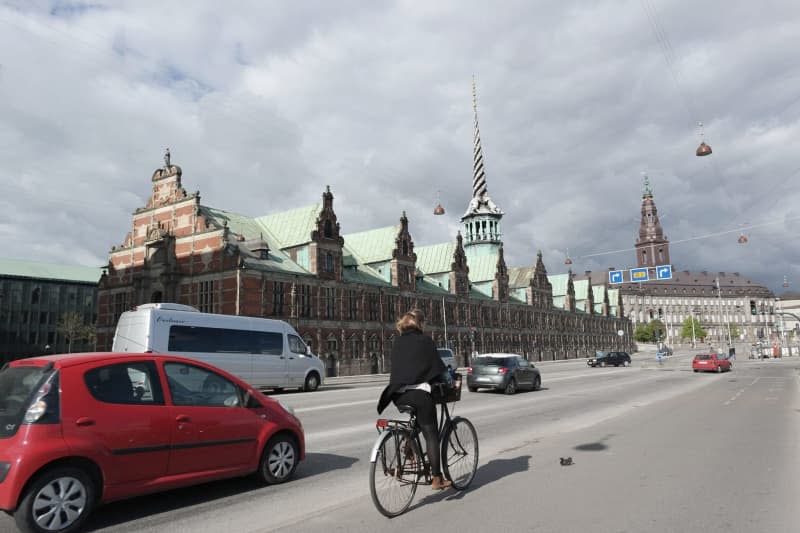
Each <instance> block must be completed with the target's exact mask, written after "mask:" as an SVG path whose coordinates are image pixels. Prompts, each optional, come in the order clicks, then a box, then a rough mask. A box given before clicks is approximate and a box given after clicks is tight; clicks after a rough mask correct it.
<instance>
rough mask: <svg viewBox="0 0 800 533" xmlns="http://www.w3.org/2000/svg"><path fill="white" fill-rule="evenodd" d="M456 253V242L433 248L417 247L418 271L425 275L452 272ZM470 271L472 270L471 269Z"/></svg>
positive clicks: (432, 246) (435, 245)
mask: <svg viewBox="0 0 800 533" xmlns="http://www.w3.org/2000/svg"><path fill="white" fill-rule="evenodd" d="M455 252H456V243H454V242H443V243H441V244H433V245H431V246H415V247H414V253H416V254H417V270H419V271H420V272H424V273H425V274H440V273H442V272H450V267H451V266H452V265H453V255H454V254H455ZM467 266H469V265H467ZM470 270H472V268H471V267H470Z"/></svg>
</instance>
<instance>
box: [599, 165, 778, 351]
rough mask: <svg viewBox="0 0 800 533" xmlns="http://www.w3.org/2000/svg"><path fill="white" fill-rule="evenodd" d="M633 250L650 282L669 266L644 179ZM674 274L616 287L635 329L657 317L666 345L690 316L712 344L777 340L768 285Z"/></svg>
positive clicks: (720, 275)
mask: <svg viewBox="0 0 800 533" xmlns="http://www.w3.org/2000/svg"><path fill="white" fill-rule="evenodd" d="M740 246H746V244H743V243H741V244H740ZM635 250H636V266H637V267H647V268H649V269H651V274H650V279H651V280H653V279H654V278H655V277H656V276H655V267H656V266H658V265H670V264H671V263H670V251H669V239H668V238H667V237H666V236H665V235H664V230H663V228H662V226H661V222H660V221H659V218H658V210H657V208H656V203H655V199H654V195H653V188H652V186H651V185H650V182H649V179H648V178H647V177H645V181H644V187H643V191H642V208H641V222H640V224H639V237H638V238H637V240H636V243H635ZM609 270H616V268H614V267H611V268H609ZM672 271H673V273H672V279H670V280H663V281H646V282H636V283H631V282H627V283H623V284H621V285H620V286H619V287H620V290H621V291H622V302H623V305H624V306H625V309H626V310H627V314H628V317H629V318H630V319H631V321H632V322H633V323H634V325H636V324H641V323H648V322H650V321H652V320H656V319H659V320H661V321H662V322H663V323H664V325H665V326H666V340H667V342H675V343H678V342H680V336H681V330H682V328H683V323H684V321H685V320H686V319H687V318H689V317H690V316H692V315H694V316H695V319H696V320H697V321H698V322H699V323H700V325H701V326H702V327H703V328H704V329H705V331H706V333H707V337H706V338H705V339H703V340H704V341H708V342H712V343H713V344H715V345H726V344H728V343H729V342H731V343H736V342H746V343H756V342H759V341H762V342H770V341H775V340H776V339H777V338H778V332H777V330H776V325H777V324H778V323H779V319H778V318H777V315H776V308H777V305H776V298H775V295H774V294H773V292H772V291H770V290H769V289H768V288H767V287H764V286H762V285H759V284H758V283H756V282H754V281H752V280H751V279H749V278H748V277H747V276H745V275H743V274H741V273H739V272H709V271H706V270H703V271H689V270H677V269H676V268H675V266H674V265H673V267H672ZM731 333H733V334H732V335H731ZM736 333H738V335H737V334H736ZM686 340H687V339H684V341H686ZM696 340H700V339H696Z"/></svg>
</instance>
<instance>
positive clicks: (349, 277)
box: [343, 265, 391, 287]
mask: <svg viewBox="0 0 800 533" xmlns="http://www.w3.org/2000/svg"><path fill="white" fill-rule="evenodd" d="M343 274H344V280H345V281H347V282H349V283H364V284H365V285H376V286H380V287H390V286H391V284H390V283H389V282H387V281H386V280H385V279H383V278H382V277H381V276H380V275H379V274H378V273H377V272H375V271H374V270H372V269H371V268H370V267H368V266H365V265H359V266H357V267H355V268H354V267H347V268H345V269H344V272H343Z"/></svg>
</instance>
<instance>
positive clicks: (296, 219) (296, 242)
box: [255, 204, 322, 248]
mask: <svg viewBox="0 0 800 533" xmlns="http://www.w3.org/2000/svg"><path fill="white" fill-rule="evenodd" d="M320 211H322V204H314V205H309V206H306V207H298V208H297V209H291V210H289V211H282V212H280V213H274V214H272V215H265V216H263V217H258V218H256V219H255V220H256V221H258V223H259V224H261V225H263V226H265V227H268V228H269V229H270V230H271V231H272V233H273V234H274V235H275V237H276V238H277V239H278V241H280V247H281V248H292V247H294V246H300V245H301V244H306V243H309V242H311V232H312V231H314V230H315V229H316V228H317V217H318V216H319V213H320Z"/></svg>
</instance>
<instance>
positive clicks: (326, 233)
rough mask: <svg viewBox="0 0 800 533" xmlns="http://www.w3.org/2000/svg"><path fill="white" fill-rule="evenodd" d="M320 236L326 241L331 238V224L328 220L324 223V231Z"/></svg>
mask: <svg viewBox="0 0 800 533" xmlns="http://www.w3.org/2000/svg"><path fill="white" fill-rule="evenodd" d="M322 235H323V236H324V237H325V238H326V239H330V238H332V237H333V223H331V221H330V220H326V221H325V226H324V229H323V230H322Z"/></svg>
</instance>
